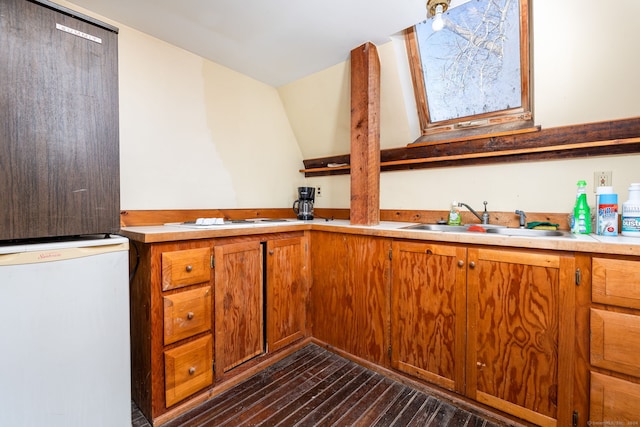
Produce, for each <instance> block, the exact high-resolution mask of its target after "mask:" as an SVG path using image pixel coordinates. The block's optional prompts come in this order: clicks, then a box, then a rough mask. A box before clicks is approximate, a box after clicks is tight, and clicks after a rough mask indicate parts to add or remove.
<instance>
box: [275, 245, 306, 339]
mask: <svg viewBox="0 0 640 427" xmlns="http://www.w3.org/2000/svg"><path fill="white" fill-rule="evenodd" d="M306 241H307V240H306V238H304V237H294V238H290V239H277V240H269V241H267V295H266V298H267V305H266V306H267V348H268V350H269V351H276V350H278V349H280V348H282V347H285V346H287V345H289V344H290V343H292V342H294V341H297V340H299V339H302V338H303V337H305V336H306V299H307V298H306V297H307V280H306V255H305V254H306V248H305V247H306Z"/></svg>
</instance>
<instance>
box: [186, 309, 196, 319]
mask: <svg viewBox="0 0 640 427" xmlns="http://www.w3.org/2000/svg"><path fill="white" fill-rule="evenodd" d="M193 316H194V314H193V311H190V312H188V313H187V319H189V320H191V319H193Z"/></svg>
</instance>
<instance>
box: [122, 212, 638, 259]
mask: <svg viewBox="0 0 640 427" xmlns="http://www.w3.org/2000/svg"><path fill="white" fill-rule="evenodd" d="M414 224H415V223H407V222H381V223H380V224H378V225H375V226H362V225H352V224H350V223H349V221H348V220H332V221H325V220H321V219H315V220H313V221H299V220H295V219H290V220H287V221H286V222H268V221H258V222H255V223H240V224H224V225H215V226H214V225H212V226H207V227H195V226H194V227H193V228H187V227H184V226H180V225H178V224H166V225H159V226H139V227H124V228H122V229H121V231H120V234H122V235H123V236H125V237H128V238H129V239H131V240H134V241H138V242H142V243H158V242H171V241H179V240H191V239H208V238H217V237H233V236H247V235H255V234H269V233H281V232H290V231H300V230H320V231H331V232H339V233H348V234H359V235H367V236H379V237H389V238H402V239H414V240H425V241H435V242H449V243H463V244H478V245H491V246H505V247H519V248H529V249H552V250H561V251H572V252H592V253H603V254H612V255H631V256H640V239H637V238H633V237H624V236H597V235H595V234H590V235H573V236H571V237H521V236H507V235H500V234H489V233H477V232H476V233H474V232H459V233H458V232H442V231H424V230H407V229H404V227H407V226H410V225H414Z"/></svg>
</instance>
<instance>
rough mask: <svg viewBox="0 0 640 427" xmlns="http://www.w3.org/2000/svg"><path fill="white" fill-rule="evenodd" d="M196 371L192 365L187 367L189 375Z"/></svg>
mask: <svg viewBox="0 0 640 427" xmlns="http://www.w3.org/2000/svg"><path fill="white" fill-rule="evenodd" d="M195 373H196V368H194V367H193V366H192V367H190V368H189V375H193V374H195Z"/></svg>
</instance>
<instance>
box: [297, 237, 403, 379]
mask: <svg viewBox="0 0 640 427" xmlns="http://www.w3.org/2000/svg"><path fill="white" fill-rule="evenodd" d="M390 251H391V240H390V239H386V238H379V237H370V236H357V235H350V234H341V233H330V232H313V233H312V234H311V253H312V254H313V258H312V268H311V275H312V286H311V290H310V298H309V299H310V303H309V307H310V315H309V318H310V321H311V324H312V328H313V331H312V335H313V336H314V337H316V338H318V339H319V340H321V341H323V342H325V343H327V344H329V345H332V346H335V347H337V348H339V349H341V350H344V351H347V352H349V353H351V354H353V355H356V356H358V357H361V358H363V359H365V360H368V361H370V362H374V363H377V364H379V365H381V366H385V367H389V366H390V356H389V349H390V336H389V335H390V333H389V332H390V329H389V328H390V326H389V317H390V313H389V299H390V295H389V294H390V291H391V290H390V280H391V276H390V274H391V260H390V259H389V253H390Z"/></svg>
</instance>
